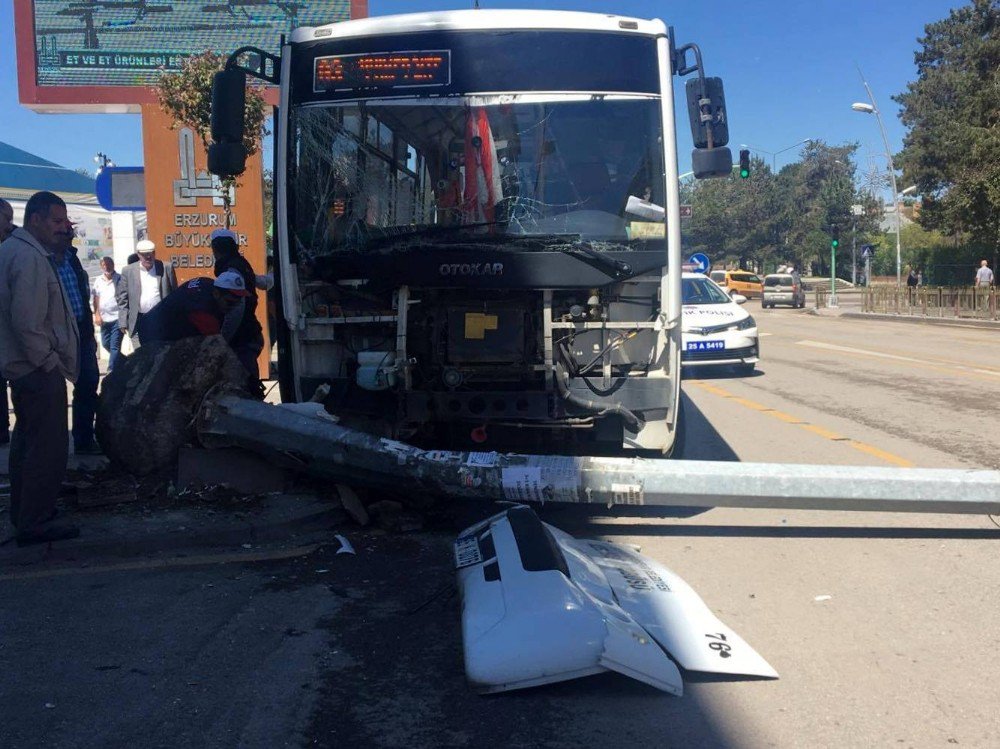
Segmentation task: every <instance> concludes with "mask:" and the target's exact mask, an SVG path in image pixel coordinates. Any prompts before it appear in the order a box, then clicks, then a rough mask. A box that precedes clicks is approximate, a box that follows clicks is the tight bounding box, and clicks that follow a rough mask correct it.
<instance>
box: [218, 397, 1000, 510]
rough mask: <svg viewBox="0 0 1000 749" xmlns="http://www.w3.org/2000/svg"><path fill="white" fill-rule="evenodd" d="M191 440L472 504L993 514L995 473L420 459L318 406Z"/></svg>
mask: <svg viewBox="0 0 1000 749" xmlns="http://www.w3.org/2000/svg"><path fill="white" fill-rule="evenodd" d="M310 408H312V409H313V410H314V413H308V410H309V409H310ZM198 432H199V437H200V439H201V441H202V443H203V444H205V445H206V446H209V447H223V446H238V447H242V448H244V449H248V450H251V451H254V452H256V453H259V454H261V455H263V456H265V457H268V458H269V459H271V460H274V461H275V462H278V463H281V464H284V465H287V466H290V467H294V468H297V469H298V470H302V471H305V472H307V473H310V474H313V475H318V476H323V477H328V478H331V479H335V480H337V481H342V482H355V483H358V484H363V485H368V486H374V487H393V488H397V489H398V488H399V487H400V486H408V487H412V488H413V489H414V490H421V491H424V492H428V493H434V494H442V495H446V496H451V497H462V498H470V499H471V498H475V499H486V500H495V499H500V498H503V499H508V500H512V501H518V502H563V503H581V504H602V505H609V506H610V505H616V504H619V505H646V506H672V507H745V508H754V507H759V508H765V507H766V508H777V509H784V510H854V511H877V512H924V513H947V514H950V513H962V514H1000V471H986V470H965V469H920V468H907V469H900V468H866V467H857V466H816V465H795V464H791V465H788V464H784V465H781V466H780V470H779V468H778V466H775V465H773V464H764V463H726V462H711V461H691V460H655V459H652V460H651V459H642V458H600V457H584V458H577V457H564V456H538V455H517V454H497V453H479V452H445V451H439V450H421V449H419V448H416V447H413V446H411V445H407V444H404V443H402V442H397V441H394V440H389V439H383V438H379V437H375V436H372V435H370V434H366V433H364V432H360V431H357V430H354V429H349V428H346V427H343V426H340V425H338V424H336V423H335V422H334V421H333V420H332V419H331V417H329V416H325V415H324V412H323V411H322V406H321V405H320V404H296V405H291V406H272V405H268V404H265V403H259V402H256V401H250V400H246V399H243V398H240V397H237V396H231V395H223V396H220V397H218V398H216V399H208V400H207V402H206V403H205V405H204V406H203V408H202V410H201V413H200V414H199V420H198Z"/></svg>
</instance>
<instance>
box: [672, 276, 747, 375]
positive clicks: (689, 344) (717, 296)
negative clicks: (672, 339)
mask: <svg viewBox="0 0 1000 749" xmlns="http://www.w3.org/2000/svg"><path fill="white" fill-rule="evenodd" d="M681 296H682V304H683V307H682V319H681V331H682V346H683V349H682V351H681V364H682V365H683V366H685V367H700V366H719V365H722V366H735V367H737V368H738V369H739V370H740V371H741V372H752V371H753V369H754V367H755V366H756V365H757V362H758V361H759V354H760V344H759V341H758V337H757V321H756V320H754V319H753V315H751V314H750V313H749V312H747V311H746V310H745V309H742V308H741V307H740V305H741V304H743V303H744V302H746V297H743V296H740V295H738V294H737V295H735V296H733V297H730V296H729V294H727V293H726V292H725V291H724V290H723V289H722V288H721V287H720V286H719V285H718V284H717V283H715V282H714V281H712V280H711V279H710V278H708V277H706V276H703V275H702V274H701V273H685V274H684V275H683V276H682V277H681Z"/></svg>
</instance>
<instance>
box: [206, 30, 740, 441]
mask: <svg viewBox="0 0 1000 749" xmlns="http://www.w3.org/2000/svg"><path fill="white" fill-rule="evenodd" d="M689 56H693V58H694V61H693V63H692V64H688V61H687V60H688V57H689ZM248 72H249V73H251V74H252V75H255V76H256V77H259V78H263V79H265V80H268V81H270V82H271V83H274V84H277V85H278V86H279V87H280V106H279V110H278V115H277V117H276V127H275V133H276V134H275V137H276V145H275V169H274V174H275V192H276V200H275V203H276V209H275V213H276V215H275V227H276V235H275V240H276V251H275V271H276V275H277V284H276V290H277V292H278V296H279V306H280V310H281V313H280V315H279V316H280V317H281V320H280V321H279V325H278V328H279V330H278V340H279V373H280V386H281V393H282V398H283V399H285V400H286V401H297V400H303V399H308V398H309V397H310V396H312V395H313V393H314V392H315V391H316V389H317V387H318V386H320V385H324V384H326V385H328V386H329V394H328V395H327V396H326V399H325V402H326V405H327V408H328V410H330V411H332V412H334V413H336V414H338V415H339V416H340V418H341V419H342V421H343V422H344V423H347V424H350V425H351V426H355V427H357V428H361V429H365V430H367V431H371V432H374V433H378V434H382V435H384V436H389V437H392V438H394V439H402V440H406V441H409V442H412V443H414V444H417V445H420V446H424V447H433V448H436V449H462V448H465V449H469V448H474V449H478V450H484V449H485V450H493V449H497V450H511V449H514V450H541V451H542V452H547V453H582V454H607V453H620V452H622V451H623V450H624V451H642V452H653V453H656V454H664V455H666V454H670V453H671V451H672V450H673V447H674V444H675V440H676V437H677V434H678V431H679V422H680V419H679V396H680V376H681V368H680V346H681V328H680V320H681V295H680V278H681V271H682V267H681V246H680V229H679V198H678V188H677V148H676V133H675V128H676V122H675V113H674V95H673V92H674V87H673V80H674V77H675V76H677V75H686V74H689V73H695V74H696V76H695V77H693V78H691V79H689V81H688V86H687V88H688V96H687V98H688V102H689V106H688V110H689V115H690V122H691V128H692V133H693V135H694V141H695V146H696V148H695V152H694V154H693V158H694V169H695V172H696V174H697V175H698V176H702V177H707V176H721V175H728V174H729V172H730V165H731V156H730V153H729V150H728V149H727V148H725V147H724V146H725V144H726V140H727V138H728V129H727V125H726V119H725V105H724V102H723V98H722V87H721V82H720V81H719V79H717V78H714V79H713V78H706V77H705V76H704V73H703V71H702V69H701V60H700V53H699V52H698V50H697V47H696V46H695V45H685V46H684V47H678V46H677V45H676V44H675V43H674V40H673V38H672V30H670V29H668V28H667V27H666V26H665V25H664V24H663V22H661V21H657V20H653V21H649V20H637V19H632V18H623V17H618V16H612V15H598V14H590V13H567V12H549V11H486V10H476V11H472V10H470V11H455V12H444V13H426V14H417V15H402V16H389V17H381V18H371V19H364V20H355V21H348V22H344V23H337V24H330V25H327V26H319V27H315V28H301V29H298V30H296V31H295V32H294V33H293V34H292V36H291V40H290V41H289V42H288V43H286V44H285V45H284V46H283V47H282V49H281V54H280V57H274V56H271V55H268V54H266V53H264V52H262V51H260V50H253V49H250V48H244V49H241V50H238V51H237V52H234V53H233V55H232V56H231V58H230V62H229V64H228V66H227V70H226V71H224V72H223V73H220V74H219V75H218V76H217V78H216V88H215V91H214V104H213V138H214V140H215V142H216V143H215V145H213V146H212V147H211V149H210V167H211V169H212V170H213V171H214V172H215V173H217V174H222V175H227V174H229V175H231V174H238V173H239V172H241V171H242V169H243V162H244V155H243V153H242V146H241V145H240V144H241V142H242V101H243V87H244V85H245V80H246V74H247V73H248ZM661 206H662V208H661Z"/></svg>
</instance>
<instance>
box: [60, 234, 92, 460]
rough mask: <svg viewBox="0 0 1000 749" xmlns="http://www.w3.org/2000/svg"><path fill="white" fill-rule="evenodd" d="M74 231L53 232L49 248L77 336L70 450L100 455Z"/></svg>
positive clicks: (88, 326) (84, 281)
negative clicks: (52, 240)
mask: <svg viewBox="0 0 1000 749" xmlns="http://www.w3.org/2000/svg"><path fill="white" fill-rule="evenodd" d="M74 236H75V232H74V231H73V229H72V224H70V232H69V234H62V233H61V234H58V235H56V238H55V242H54V244H53V245H52V247H51V250H52V264H53V267H55V269H56V275H57V276H58V277H59V282H60V283H61V284H62V287H63V291H65V292H66V299H67V300H68V301H69V306H70V311H71V312H72V313H73V317H74V318H75V320H76V330H77V335H78V337H79V352H78V360H79V367H80V368H79V371H78V373H77V377H76V381H75V383H74V385H73V401H72V410H73V453H74V454H75V455H100V454H101V448H100V447H98V446H97V443H96V442H95V441H94V416H95V415H96V414H97V386H98V384H99V383H100V380H101V373H100V370H99V369H98V368H97V337H96V336H95V335H94V322H93V317H92V314H91V311H90V305H89V304H88V300H89V299H90V279H89V278H88V277H87V271H85V270H84V269H83V264H82V263H81V262H80V258H79V257H77V248H76V247H74V246H73V237H74Z"/></svg>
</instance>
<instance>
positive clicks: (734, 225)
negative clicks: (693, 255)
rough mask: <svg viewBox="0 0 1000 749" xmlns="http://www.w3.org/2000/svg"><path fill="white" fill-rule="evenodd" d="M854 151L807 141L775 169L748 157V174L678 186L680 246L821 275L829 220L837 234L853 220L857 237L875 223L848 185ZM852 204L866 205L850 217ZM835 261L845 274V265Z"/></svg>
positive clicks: (871, 209)
mask: <svg viewBox="0 0 1000 749" xmlns="http://www.w3.org/2000/svg"><path fill="white" fill-rule="evenodd" d="M856 149H857V146H856V145H854V144H845V145H841V146H830V145H828V144H826V143H823V142H822V141H810V143H809V145H808V146H807V147H806V148H804V149H803V151H802V158H801V160H800V161H798V162H795V163H793V164H789V165H788V166H786V167H784V168H783V169H782V170H781V171H780V172H779V173H778V174H774V173H773V172H771V170H770V168H769V167H768V165H767V164H766V163H765V162H764V161H762V160H760V159H754V161H753V162H752V164H751V170H750V174H751V176H750V179H746V180H744V179H739V178H738V177H736V176H730V177H729V178H728V179H719V180H705V181H702V182H699V183H696V184H695V185H692V186H690V187H687V188H685V200H686V202H690V203H691V204H692V209H693V215H692V219H691V223H690V225H689V226H687V227H685V228H686V232H685V233H686V240H687V244H688V245H689V246H690V248H691V249H692V250H695V251H700V252H704V253H706V254H707V255H708V256H709V257H710V258H712V259H713V261H716V262H738V263H739V265H740V266H741V267H744V268H746V267H753V268H754V269H755V270H763V269H765V268H766V267H769V266H770V267H774V266H777V265H779V264H792V265H795V266H796V267H797V268H799V269H802V270H808V269H810V268H812V267H815V268H816V269H817V271H818V272H820V273H824V274H825V273H826V272H827V268H828V265H827V263H828V261H829V257H830V227H831V225H837V226H838V227H839V228H840V231H841V236H842V238H846V237H849V236H850V230H851V228H852V227H854V226H855V225H856V226H857V231H858V236H859V237H863V236H864V235H866V234H867V233H869V232H872V231H874V230H875V228H876V218H877V213H878V211H877V210H876V208H877V206H876V204H875V200H874V198H872V197H870V196H869V197H865V196H863V195H859V194H858V192H857V191H856V189H855V186H854V175H855V165H854V162H853V157H854V154H855V151H856ZM858 203H860V204H862V205H865V206H866V207H867V209H866V211H865V213H864V215H862V216H860V217H855V216H854V215H853V213H852V211H851V206H852V205H854V204H858ZM842 267H845V268H846V275H847V276H848V277H850V264H849V263H848V264H845V265H843V266H842Z"/></svg>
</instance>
